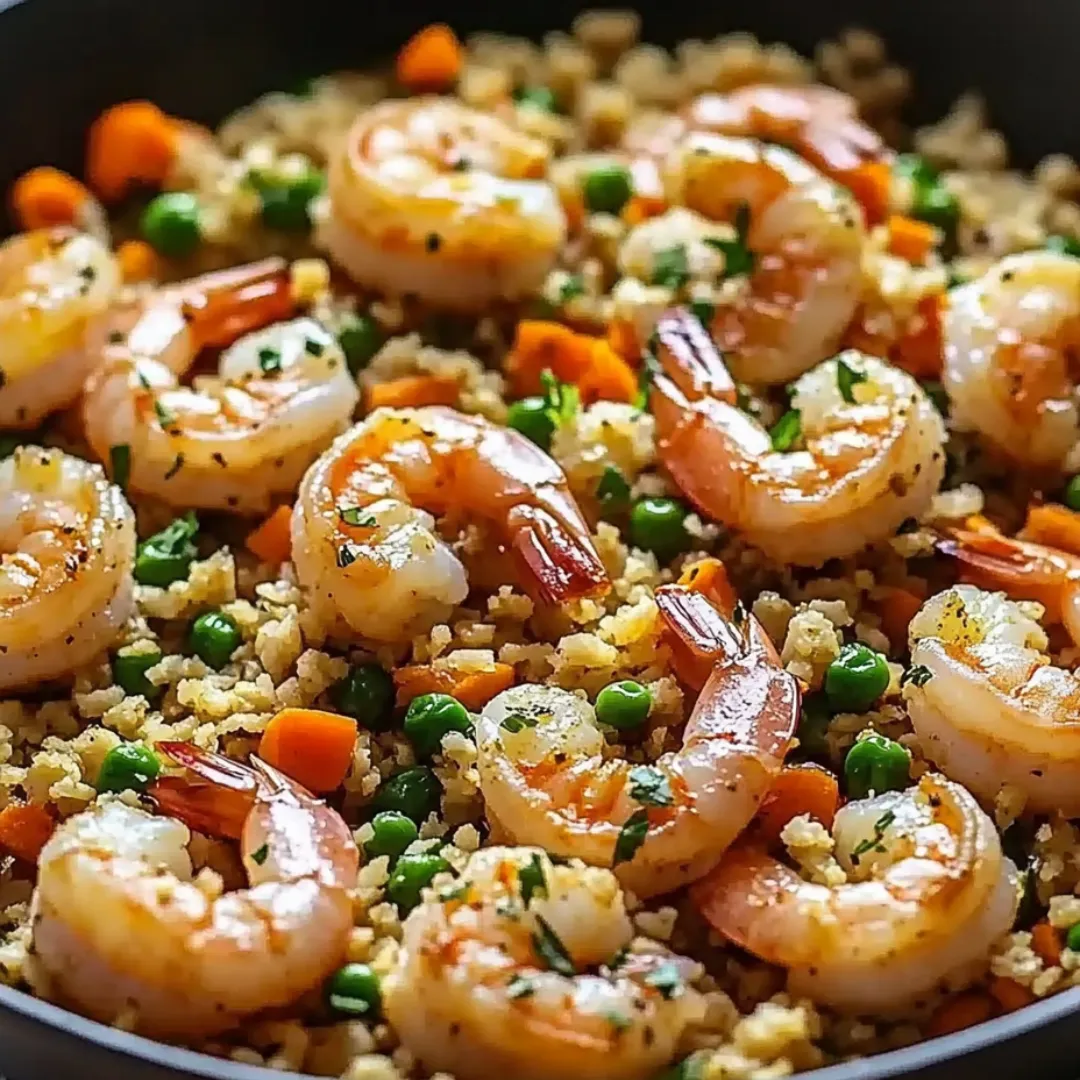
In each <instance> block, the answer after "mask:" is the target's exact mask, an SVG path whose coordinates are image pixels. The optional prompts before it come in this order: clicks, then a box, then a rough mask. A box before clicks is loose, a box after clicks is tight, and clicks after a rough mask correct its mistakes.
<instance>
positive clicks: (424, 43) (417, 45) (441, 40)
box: [397, 23, 463, 90]
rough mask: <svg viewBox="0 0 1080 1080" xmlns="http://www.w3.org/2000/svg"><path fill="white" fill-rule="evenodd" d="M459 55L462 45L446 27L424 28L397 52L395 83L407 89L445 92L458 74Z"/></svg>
mask: <svg viewBox="0 0 1080 1080" xmlns="http://www.w3.org/2000/svg"><path fill="white" fill-rule="evenodd" d="M462 56H463V52H462V48H461V42H460V41H458V39H457V35H456V34H455V33H454V31H453V30H451V29H450V27H449V26H447V25H446V24H445V23H433V24H432V25H431V26H425V27H424V29H423V30H420V31H419V32H418V33H416V34H414V35H413V36H412V37H411V38H410V39H409V40H408V41H407V42H406V43H405V45H404V46H403V47H402V50H401V52H399V53H398V57H397V77H398V82H400V83H401V84H402V85H403V86H407V87H408V88H409V89H410V90H445V89H448V88H449V87H451V86H453V84H454V83H455V81H456V80H457V77H458V75H459V73H460V72H461V63H462Z"/></svg>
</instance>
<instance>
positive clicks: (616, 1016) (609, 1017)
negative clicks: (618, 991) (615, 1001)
mask: <svg viewBox="0 0 1080 1080" xmlns="http://www.w3.org/2000/svg"><path fill="white" fill-rule="evenodd" d="M604 1019H605V1020H606V1021H607V1022H608V1023H609V1024H610V1025H611V1026H612V1027H613V1028H614V1029H615V1030H616V1031H626V1030H627V1029H628V1028H629V1027H630V1017H628V1016H627V1015H626V1014H625V1013H621V1012H619V1011H618V1010H617V1009H611V1010H609V1011H608V1012H606V1013H604Z"/></svg>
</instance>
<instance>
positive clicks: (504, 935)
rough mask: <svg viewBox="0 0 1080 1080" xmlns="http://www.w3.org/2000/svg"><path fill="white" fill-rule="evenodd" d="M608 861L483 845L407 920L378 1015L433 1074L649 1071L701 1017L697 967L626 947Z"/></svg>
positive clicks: (591, 1075) (542, 1079)
mask: <svg viewBox="0 0 1080 1080" xmlns="http://www.w3.org/2000/svg"><path fill="white" fill-rule="evenodd" d="M632 938H633V928H632V925H631V923H630V919H629V916H628V915H627V913H626V908H625V906H624V902H623V895H622V892H621V890H620V888H619V884H618V882H617V881H616V880H615V878H614V876H613V875H612V874H611V873H610V872H609V871H607V870H600V869H597V868H594V867H583V866H582V865H581V864H580V863H571V864H569V865H559V866H556V865H554V864H553V863H552V862H551V860H550V859H549V858H548V856H547V855H546V854H545V853H544V852H543V851H541V850H539V849H537V848H500V847H493V848H487V849H485V850H483V851H479V852H477V853H476V854H475V855H473V856H472V857H471V858H470V860H469V863H468V865H467V866H466V867H465V870H464V872H463V873H462V876H461V878H460V879H459V880H457V881H455V882H453V883H452V884H451V885H450V886H447V887H445V888H443V889H441V890H440V889H436V890H434V892H433V893H430V894H428V895H427V896H426V897H425V898H424V900H423V901H422V902H421V904H420V905H419V906H418V907H417V908H415V909H414V910H413V912H412V913H411V914H410V915H409V917H408V918H407V919H406V920H405V925H404V930H403V935H402V945H401V951H400V953H399V962H398V966H397V968H396V970H395V971H394V972H393V973H392V975H391V976H390V978H389V979H388V980H387V983H386V986H385V989H384V1002H385V1008H386V1014H387V1016H388V1018H389V1019H390V1022H391V1023H392V1024H393V1025H394V1028H395V1030H396V1031H397V1032H398V1034H399V1035H400V1037H401V1040H402V1042H403V1044H404V1045H405V1046H406V1048H407V1049H408V1050H409V1051H411V1053H413V1054H414V1055H415V1056H416V1057H417V1058H419V1060H420V1061H421V1062H422V1063H423V1065H424V1067H425V1068H427V1069H429V1070H433V1071H434V1070H448V1071H452V1072H453V1074H454V1075H455V1076H458V1077H461V1080H486V1078H488V1077H492V1076H500V1075H513V1076H517V1077H521V1080H548V1078H549V1077H553V1076H576V1077H582V1078H583V1080H609V1078H610V1080H647V1078H649V1077H652V1076H654V1075H655V1074H656V1072H657V1070H659V1069H661V1068H662V1067H663V1066H664V1065H666V1064H668V1063H669V1062H670V1061H672V1059H673V1058H674V1057H675V1054H676V1051H677V1049H678V1047H679V1044H680V1040H681V1039H682V1036H683V1034H684V1032H685V1031H686V1029H687V1028H688V1027H689V1026H690V1025H691V1024H693V1023H694V1022H697V1021H700V1020H701V1019H702V1018H703V1016H704V1003H703V1001H702V999H701V997H700V996H699V995H698V994H697V993H696V992H695V991H694V990H693V989H692V988H690V987H689V986H688V985H687V977H688V976H690V975H692V974H693V972H694V971H695V969H696V968H697V965H696V964H694V963H693V962H692V961H688V960H685V959H684V958H682V957H680V956H676V955H674V954H672V953H670V952H667V951H666V950H664V949H662V948H660V947H657V946H652V947H651V948H649V949H648V950H638V949H635V948H633V947H631V948H630V949H629V950H628V951H626V952H625V953H624V952H623V950H625V949H627V947H628V946H631V942H632Z"/></svg>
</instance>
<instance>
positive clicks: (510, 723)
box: [499, 713, 539, 735]
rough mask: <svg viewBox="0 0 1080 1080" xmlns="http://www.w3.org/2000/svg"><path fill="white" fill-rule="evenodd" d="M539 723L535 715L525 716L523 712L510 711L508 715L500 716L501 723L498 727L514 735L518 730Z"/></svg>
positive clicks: (532, 726)
mask: <svg viewBox="0 0 1080 1080" xmlns="http://www.w3.org/2000/svg"><path fill="white" fill-rule="evenodd" d="M538 723H539V721H538V720H537V719H536V717H535V716H525V715H524V713H510V714H509V715H508V716H504V717H503V718H502V723H500V724H499V727H501V728H502V729H503V731H509V732H510V734H511V735H516V734H517V733H518V732H519V731H524V730H525V729H526V728H534V727H536V725H537V724H538Z"/></svg>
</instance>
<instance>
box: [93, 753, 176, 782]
mask: <svg viewBox="0 0 1080 1080" xmlns="http://www.w3.org/2000/svg"><path fill="white" fill-rule="evenodd" d="M160 772H161V762H160V761H158V759H157V755H156V754H155V753H154V751H153V750H151V749H150V748H149V747H146V746H143V745H142V744H141V743H120V745H119V746H114V747H113V748H112V749H111V750H110V751H109V752H108V753H107V754H106V755H105V760H104V761H102V763H101V770H100V771H99V772H98V778H97V789H98V791H99V792H105V791H145V790H146V788H147V786H148V785H149V784H150V782H151V781H152V780H155V779H156V778H157V775H158V773H160Z"/></svg>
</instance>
